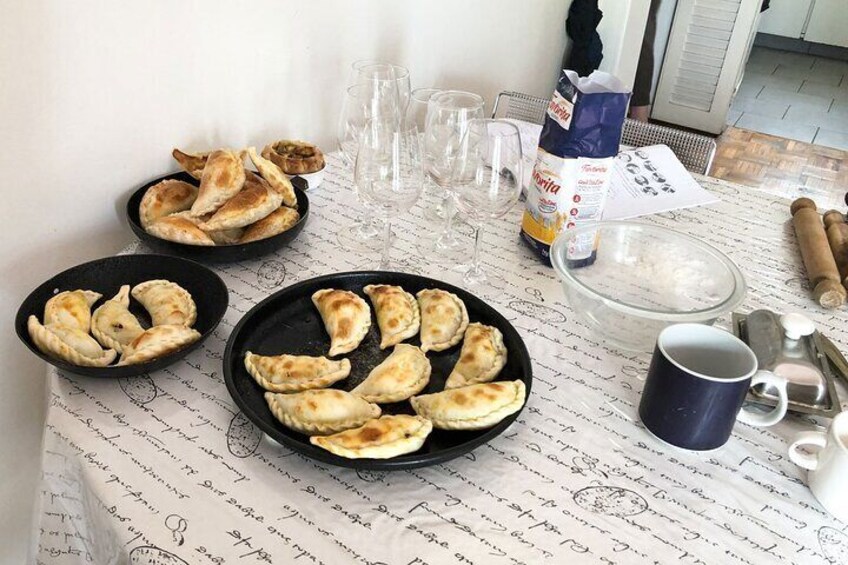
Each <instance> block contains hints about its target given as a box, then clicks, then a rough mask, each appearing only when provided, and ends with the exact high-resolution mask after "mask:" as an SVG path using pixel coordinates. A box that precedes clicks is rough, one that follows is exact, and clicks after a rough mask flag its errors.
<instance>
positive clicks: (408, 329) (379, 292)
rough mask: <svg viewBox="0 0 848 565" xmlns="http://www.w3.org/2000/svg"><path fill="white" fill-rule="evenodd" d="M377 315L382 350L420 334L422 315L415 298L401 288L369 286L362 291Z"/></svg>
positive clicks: (379, 285)
mask: <svg viewBox="0 0 848 565" xmlns="http://www.w3.org/2000/svg"><path fill="white" fill-rule="evenodd" d="M362 290H363V291H364V292H365V294H367V295H368V298H370V299H371V304H373V305H374V312H375V313H376V315H377V325H378V326H379V327H380V349H386V348H387V347H391V346H392V345H397V344H398V343H400V342H402V341H403V340H405V339H409V338H411V337H413V336H414V335H415V334H417V333H418V329H419V328H420V327H421V314H420V312H419V309H418V302H417V301H416V300H415V297H414V296H412V295H411V294H409V293H408V292H406V291H405V290H403V289H402V288H401V287H399V286H391V285H387V284H369V285H368V286H366V287H365V288H364V289H362Z"/></svg>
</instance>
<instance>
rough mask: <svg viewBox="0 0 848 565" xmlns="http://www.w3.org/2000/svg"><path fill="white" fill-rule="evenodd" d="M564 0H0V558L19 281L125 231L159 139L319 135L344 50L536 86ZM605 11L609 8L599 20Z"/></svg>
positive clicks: (535, 90) (546, 75) (17, 376)
mask: <svg viewBox="0 0 848 565" xmlns="http://www.w3.org/2000/svg"><path fill="white" fill-rule="evenodd" d="M568 5H569V2H568V1H567V0H566V1H553V0H547V1H544V2H541V1H540V2H532V3H519V2H513V1H511V0H463V1H462V2H457V1H455V0H414V1H405V2H397V1H391V0H383V1H379V0H359V1H357V2H351V1H345V0H320V1H315V2H302V1H294V0H278V1H276V2H272V1H270V0H254V1H253V2H250V3H244V4H236V3H227V2H221V1H212V0H207V1H206V2H200V1H198V0H195V1H182V2H173V1H165V0H149V1H146V2H134V3H133V2H108V1H105V0H104V1H99V2H98V1H93V0H75V1H73V2H69V1H64V2H62V1H58V0H52V1H51V0H28V1H26V2H19V1H15V0H0V8H2V10H1V11H0V13H2V14H3V17H2V18H0V148H2V150H0V190H2V194H3V205H2V206H0V226H3V229H4V238H3V244H2V247H0V281H2V282H1V283H0V284H2V292H0V319H2V320H3V321H4V322H5V325H6V328H7V330H6V331H5V332H3V333H2V336H0V359H3V363H4V364H3V370H2V372H0V381H2V389H0V390H2V392H0V430H3V433H2V434H0V453H2V454H3V456H2V458H0V508H3V512H0V563H22V562H23V561H24V559H23V557H22V555H23V553H22V552H23V551H24V549H25V545H26V541H27V538H28V537H29V524H28V520H27V519H26V517H27V516H28V515H29V509H30V507H31V504H32V503H31V501H32V499H33V495H34V488H35V482H36V480H37V473H38V460H37V459H38V442H39V437H40V429H41V425H42V418H43V408H42V407H43V405H44V401H45V399H44V395H45V386H44V385H45V376H44V375H45V369H44V365H43V364H42V363H41V362H40V361H38V360H37V359H35V358H34V357H33V356H32V355H30V354H29V353H28V352H27V351H26V350H25V349H24V348H23V346H22V345H20V344H19V343H18V342H17V339H16V338H15V336H14V335H13V332H12V330H11V324H12V319H13V316H14V312H15V310H16V308H17V306H18V304H19V303H20V301H21V300H22V299H23V298H24V296H25V295H26V294H27V292H28V291H29V290H30V289H32V288H33V287H34V286H36V285H37V284H38V283H40V282H41V281H43V280H44V279H46V278H48V277H50V276H52V275H53V274H55V273H57V272H59V271H61V270H62V269H65V268H67V267H70V266H73V265H75V264H77V263H80V262H83V261H86V260H90V259H94V258H97V257H101V256H103V255H107V254H111V253H114V252H116V251H117V250H119V249H120V248H121V247H122V246H123V245H125V244H126V243H128V242H129V241H130V236H129V231H128V229H127V228H126V227H125V226H124V223H123V219H122V213H121V209H122V206H123V203H124V201H125V199H126V197H127V195H128V194H129V193H130V192H131V191H132V189H134V188H135V187H137V186H139V185H140V184H142V183H143V182H144V181H146V180H147V179H150V178H151V177H154V176H156V175H160V174H164V173H166V172H168V171H170V170H173V169H174V168H175V167H174V164H173V163H172V162H171V160H170V157H169V152H170V150H171V148H172V147H173V146H175V145H177V146H180V147H184V148H187V149H203V148H208V147H216V146H222V145H231V146H236V147H241V146H244V145H246V144H249V143H250V144H257V145H258V144H263V143H265V142H267V141H269V140H271V139H276V138H281V137H288V136H292V137H301V138H304V139H309V140H314V141H316V142H318V143H319V144H321V145H322V146H323V147H324V148H325V149H333V147H334V143H333V138H334V133H335V128H336V119H337V115H338V109H339V103H340V96H341V91H342V86H343V81H344V80H345V79H346V77H347V74H348V66H349V65H350V63H351V62H352V61H353V60H356V59H360V58H375V57H376V58H386V59H390V60H393V61H396V62H398V63H401V64H405V65H407V66H409V67H410V69H411V72H412V79H413V83H414V86H444V87H447V86H450V87H454V88H460V89H468V90H473V91H476V92H479V93H481V94H483V95H484V96H485V97H486V99H487V101H488V102H489V104H490V107H491V103H492V102H493V101H494V96H495V94H496V93H497V92H498V91H500V90H502V89H513V90H520V91H525V92H528V93H532V94H537V95H543V96H548V95H550V92H551V91H552V89H553V86H554V83H555V81H556V78H557V75H558V66H559V62H560V60H561V58H562V53H563V48H564V46H565V34H564V22H565V15H566V12H567V9H568ZM610 23H613V22H610Z"/></svg>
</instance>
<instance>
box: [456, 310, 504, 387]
mask: <svg viewBox="0 0 848 565" xmlns="http://www.w3.org/2000/svg"><path fill="white" fill-rule="evenodd" d="M505 364H506V346H505V345H504V342H503V334H501V331H500V330H499V329H498V328H493V327H492V326H484V325H483V324H478V323H476V322H475V323H473V324H468V329H466V330H465V341H463V342H462V350H461V351H460V352H459V361H457V362H456V365H455V366H454V368H453V371H451V374H450V375H449V376H448V380H447V381H446V382H445V388H446V389H448V388H458V387H461V386H467V385H473V384H478V383H487V382H489V381H491V380H493V379H494V378H495V377H497V376H498V373H500V372H501V369H503V367H504V365H505Z"/></svg>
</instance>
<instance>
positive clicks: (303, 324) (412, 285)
mask: <svg viewBox="0 0 848 565" xmlns="http://www.w3.org/2000/svg"><path fill="white" fill-rule="evenodd" d="M369 284H392V285H400V286H401V287H403V288H404V289H405V290H406V291H408V292H410V293H412V294H413V295H414V294H416V293H417V292H418V291H419V290H422V289H425V288H440V289H443V290H447V291H449V292H452V293H454V294H456V295H457V296H458V297H459V298H461V299H462V300H463V301H464V302H465V306H466V308H467V309H468V316H469V319H470V321H471V322H481V323H483V324H487V325H490V326H494V327H496V328H498V329H499V330H500V331H501V333H503V337H504V344H505V345H506V348H507V352H508V358H507V363H506V366H505V367H504V369H503V371H501V373H500V375H499V376H498V378H497V380H516V379H521V380H522V381H524V384H525V385H526V388H527V394H528V396H529V394H530V385H531V383H532V380H533V377H532V369H531V366H530V356H529V355H528V353H527V348H526V347H525V345H524V342H523V341H522V339H521V337H520V336H519V335H518V332H517V331H516V330H515V328H514V327H513V326H512V324H510V323H509V322H508V321H507V320H506V318H504V317H503V316H501V315H500V314H499V313H498V312H497V311H496V310H495V309H494V308H492V307H491V306H489V305H488V304H486V303H485V302H483V301H482V300H480V299H479V298H477V297H476V296H474V295H473V294H471V293H469V292H467V291H465V290H463V289H461V288H457V287H455V286H452V285H449V284H446V283H443V282H441V281H437V280H433V279H429V278H425V277H421V276H418V275H411V274H404V273H389V272H379V271H367V272H354V273H341V274H334V275H327V276H323V277H318V278H314V279H310V280H306V281H303V282H300V283H297V284H295V285H293V286H290V287H288V288H285V289H283V290H281V291H279V292H276V293H275V294H273V295H271V296H270V297H268V298H266V299H265V300H263V301H262V302H260V303H259V304H257V305H256V306H255V307H254V308H253V309H251V310H250V311H249V312H248V313H247V314H245V315H244V317H243V318H242V319H241V321H240V322H239V323H238V325H236V327H235V329H234V330H233V332H232V334H230V339H229V341H228V343H227V349H226V351H225V353H224V378H225V381H226V383H227V388H228V389H229V391H230V395H231V396H232V397H233V400H234V401H235V403H236V405H238V407H239V408H240V409H241V411H242V412H243V413H244V414H245V416H247V418H248V419H250V420H251V421H252V422H253V423H254V424H256V425H257V426H258V427H259V428H260V429H261V430H262V431H263V432H265V433H266V434H267V435H268V436H270V437H271V438H272V439H274V440H276V441H277V442H279V443H281V444H283V445H284V446H286V447H288V448H290V449H292V450H294V451H296V452H299V453H302V454H304V455H307V456H309V457H312V458H314V459H317V460H319V461H323V462H325V463H331V464H333V465H339V466H342V467H351V468H356V469H371V470H396V469H411V468H415V467H423V466H427V465H433V464H436V463H441V462H444V461H448V460H449V459H453V458H455V457H458V456H460V455H463V454H464V453H467V452H469V451H471V450H472V449H474V448H476V447H478V446H480V445H482V444H484V443H486V442H488V441H490V440H491V439H492V438H494V437H496V436H498V435H499V434H500V433H502V432H503V431H504V430H505V429H506V428H507V427H509V425H510V424H511V423H512V422H513V420H515V418H517V417H518V413H516V414H513V415H511V416H509V417H507V418H505V419H504V420H503V421H501V422H499V423H498V424H497V425H495V426H494V427H492V428H488V429H485V430H478V431H445V430H433V432H432V433H431V434H430V436H429V437H428V438H427V441H426V442H425V444H424V446H423V447H422V448H421V449H420V450H419V451H417V452H415V453H410V454H408V455H402V456H399V457H395V458H392V459H346V458H344V457H339V456H337V455H334V454H332V453H330V452H328V451H325V450H323V449H321V448H319V447H316V446H313V445H312V444H310V443H309V438H308V437H307V436H305V435H302V434H300V433H297V432H295V431H292V430H290V429H289V428H286V427H285V426H283V425H282V424H280V423H279V422H278V421H277V420H276V419H275V418H274V416H273V415H272V414H271V411H270V410H269V409H268V405H267V404H266V402H265V399H264V397H263V395H264V392H265V391H264V390H263V389H262V388H261V387H260V386H259V385H258V384H257V383H256V381H255V380H254V379H253V378H252V377H251V376H250V374H249V373H248V372H247V370H246V369H245V368H244V354H245V352H247V351H252V352H253V353H258V354H260V355H280V354H283V353H288V354H292V355H315V356H317V355H327V351H328V350H329V348H330V340H329V337H328V336H327V333H326V331H325V330H324V325H323V323H322V321H321V316H320V315H319V314H318V311H317V310H316V309H315V306H314V305H313V304H312V300H311V296H312V294H313V293H314V292H315V291H317V290H320V289H322V288H337V289H345V290H350V291H353V292H356V293H357V294H359V295H360V296H362V297H363V298H364V299H365V300H368V297H367V296H365V294H364V293H363V292H362V289H363V287H365V286H366V285H369ZM369 305H370V301H369ZM372 311H373V308H372ZM379 334H380V331H379V328H378V327H377V323H376V320H374V319H373V314H372V325H371V330H370V331H369V333H368V335H367V336H366V338H365V339H364V340H363V341H362V343H361V344H360V346H359V347H358V348H357V349H356V350H355V351H353V352H351V353H349V354H347V355H345V357H347V358H348V359H350V362H351V366H352V370H351V374H350V376H349V377H348V378H346V379H344V380H342V381H340V382H338V383H336V384H335V385H334V387H336V388H340V389H342V390H351V389H352V388H354V387H355V386H356V385H357V384H359V383H360V382H362V380H363V379H365V377H366V376H368V373H369V371H370V370H371V369H372V368H373V367H375V366H376V365H377V364H379V363H380V362H381V361H382V360H383V359H385V358H386V357H388V356H389V354H390V353H391V351H392V348H389V349H386V350H384V351H381V350H380V347H379V345H380V335H379ZM405 343H411V344H413V345H420V341H419V340H418V338H417V337H416V338H414V339H411V340H407V341H406V342H405ZM460 348H461V345H456V346H454V347H452V348H451V349H448V350H447V351H442V352H432V351H431V352H428V353H427V357H428V358H429V359H430V363H431V365H432V368H433V372H432V375H431V378H430V383H429V385H428V386H427V389H426V390H425V391H424V392H422V394H424V393H431V392H439V391H442V390H444V386H445V380H446V379H447V376H448V375H449V374H450V372H451V370H452V369H453V366H454V365H455V364H456V361H457V359H458V358H459V351H460ZM339 358H340V357H339ZM380 406H381V408H382V409H383V413H384V414H400V413H403V414H413V413H414V412H413V410H412V407H411V406H410V404H409V402H408V401H404V402H397V403H394V404H382V405H380Z"/></svg>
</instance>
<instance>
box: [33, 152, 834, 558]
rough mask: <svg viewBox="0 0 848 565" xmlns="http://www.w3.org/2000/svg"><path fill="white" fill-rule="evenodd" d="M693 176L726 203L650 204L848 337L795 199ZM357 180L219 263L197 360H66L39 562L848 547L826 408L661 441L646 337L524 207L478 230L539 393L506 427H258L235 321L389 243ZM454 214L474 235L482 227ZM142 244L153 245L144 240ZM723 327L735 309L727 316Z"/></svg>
mask: <svg viewBox="0 0 848 565" xmlns="http://www.w3.org/2000/svg"><path fill="white" fill-rule="evenodd" d="M699 180H700V181H701V182H703V183H704V186H705V187H706V188H707V189H708V190H710V191H712V192H713V193H714V194H716V195H717V196H718V197H719V198H720V199H721V203H720V204H717V205H714V206H711V207H703V208H697V209H688V210H683V211H679V212H672V213H666V214H662V215H660V216H656V217H651V218H646V219H645V220H644V221H648V222H652V223H656V224H660V225H664V226H669V227H672V228H676V229H678V230H681V231H684V232H687V233H690V234H692V235H695V236H697V237H700V238H703V239H704V240H706V241H708V242H710V243H712V244H714V245H715V246H717V247H718V248H719V249H721V250H723V251H724V252H726V253H727V254H728V255H729V256H730V257H731V258H732V259H733V260H734V261H736V263H737V264H738V265H739V266H740V268H741V269H742V271H743V272H744V274H745V276H746V278H747V282H748V284H749V294H748V298H747V300H746V301H745V303H744V306H743V311H750V310H752V309H754V308H759V307H769V308H772V309H774V310H777V311H799V312H804V313H805V314H807V315H808V316H810V317H811V318H812V319H813V320H814V321H815V322H816V323H817V324H818V327H819V329H821V330H822V331H823V332H824V333H825V334H827V335H828V336H830V337H831V338H832V339H834V341H835V342H837V343H838V344H840V345H842V346H843V347H844V346H846V345H848V333H846V327H848V326H846V324H845V319H846V318H845V313H844V311H836V312H826V311H823V310H821V309H819V308H818V307H817V306H816V305H815V303H814V302H813V301H812V300H811V299H810V297H809V289H808V286H807V283H806V279H805V277H804V270H803V266H802V264H801V261H800V257H799V256H798V250H797V246H796V244H795V238H794V235H793V232H792V227H791V224H790V223H789V221H788V219H789V211H788V204H789V202H788V201H787V200H785V199H784V198H782V197H781V196H779V195H774V194H767V193H765V192H760V191H757V190H754V189H750V188H745V187H742V186H738V185H733V184H728V183H725V182H720V181H715V180H714V179H708V178H699ZM351 186H352V180H351V175H350V172H349V170H346V169H345V168H344V167H343V165H342V164H341V162H340V160H339V159H338V157H337V156H335V155H332V156H329V160H328V167H327V174H326V178H325V181H324V183H323V184H322V186H321V187H320V188H318V189H316V190H313V191H310V193H309V197H310V200H311V212H310V218H309V220H308V223H307V225H306V228H305V229H304V231H303V232H302V234H301V235H300V236H299V238H298V239H297V240H296V241H295V242H294V243H293V244H292V245H291V246H289V247H287V248H284V249H282V250H280V251H279V252H278V253H277V254H276V255H271V256H266V257H264V258H261V259H258V260H255V261H250V262H243V263H235V264H230V265H226V266H217V267H215V268H216V270H217V272H218V273H219V274H220V275H221V276H222V278H223V279H224V280H225V282H226V284H227V286H228V287H229V289H230V308H229V310H228V312H227V314H226V316H225V318H224V320H223V321H222V322H221V325H220V326H219V327H218V328H217V329H216V330H215V332H214V334H213V335H212V336H211V337H210V338H209V339H208V340H207V341H206V342H205V343H204V344H203V346H202V347H201V348H199V350H198V351H195V352H193V353H192V354H190V355H188V356H187V357H186V358H185V359H183V360H181V361H179V362H177V363H176V364H175V365H173V366H171V367H169V368H167V369H164V370H162V371H158V372H156V373H152V374H149V375H144V376H141V377H137V378H131V379H117V380H98V379H86V378H81V377H76V376H74V375H71V374H63V373H61V372H58V371H55V370H51V372H50V377H49V378H50V398H49V410H48V415H47V423H46V430H45V441H44V448H43V449H44V460H43V478H42V485H41V497H40V511H39V516H38V525H37V530H36V536H35V538H36V540H35V542H34V545H35V547H34V548H33V551H34V553H35V555H36V556H37V561H38V562H39V563H43V564H50V565H64V564H70V563H73V564H76V563H89V562H90V563H110V564H111V563H116V564H117V563H127V562H129V563H133V564H136V563H141V564H156V563H169V564H172V563H176V564H182V563H190V564H216V563H227V564H234V563H245V564H247V563H272V562H273V563H311V564H321V563H323V564H328V565H335V564H345V563H352V564H362V565H366V564H372V565H379V564H401V565H407V564H408V565H412V564H422V565H423V564H431V565H432V564H441V563H476V564H496V565H497V564H501V563H503V564H521V563H526V564H537V563H581V564H582V563H643V562H644V563H648V562H654V561H656V562H660V563H678V562H682V563H725V564H730V563H764V562H767V563H799V564H800V563H804V564H809V563H838V562H840V560H841V559H843V558H844V557H845V555H846V552H848V534H846V533H844V531H843V530H845V525H844V524H840V523H839V522H838V521H836V520H835V519H834V518H831V517H830V516H829V515H828V514H826V513H825V512H824V510H823V509H822V508H821V507H820V506H819V505H818V503H817V502H816V500H815V499H814V497H813V496H812V494H811V493H810V491H809V490H808V489H807V487H806V486H805V476H804V472H803V471H802V470H800V469H799V468H798V467H796V466H795V465H793V464H792V463H791V462H790V461H789V458H788V457H787V456H786V448H787V445H788V442H789V441H790V440H791V438H792V437H793V436H794V435H795V434H796V433H797V432H798V431H800V430H802V429H811V428H813V427H814V426H815V425H821V424H825V423H826V422H820V421H819V422H817V421H816V420H815V419H812V418H801V417H797V416H790V417H788V418H787V419H786V420H785V421H784V422H781V423H780V424H778V425H777V426H775V427H772V428H753V427H750V426H747V425H743V424H737V426H736V428H735V429H734V433H733V436H732V437H731V439H730V441H729V443H728V444H727V445H726V446H724V447H723V448H721V449H719V450H718V451H715V452H711V453H702V454H697V453H687V452H684V451H678V450H675V449H672V448H670V447H666V446H664V445H662V444H660V443H659V442H657V441H656V440H654V439H652V438H651V437H650V436H649V435H648V434H647V432H646V431H645V430H644V429H643V428H642V426H641V424H640V423H639V421H638V416H637V406H638V403H639V395H640V392H641V389H642V384H643V380H644V375H645V373H646V371H647V368H648V362H649V359H650V356H649V355H648V354H630V353H623V352H621V351H617V350H614V349H612V348H608V347H606V346H604V344H603V343H602V342H601V341H599V340H598V339H597V338H596V337H594V336H593V335H591V334H590V333H589V332H588V331H587V329H586V328H585V327H583V326H582V325H581V323H580V322H579V320H578V319H577V318H576V317H575V316H574V314H573V311H572V309H571V308H569V306H567V305H566V303H565V301H564V296H563V293H562V290H561V288H560V286H559V283H558V281H557V279H556V275H555V273H554V272H553V271H552V270H551V269H550V268H548V267H545V266H542V265H541V264H540V263H538V262H537V260H536V259H535V257H534V256H533V255H532V253H531V251H530V250H529V249H527V248H525V247H524V246H523V244H521V243H520V241H519V237H518V232H519V219H520V216H521V206H520V205H519V206H516V207H515V209H514V210H512V212H511V213H510V214H509V215H508V216H507V217H505V218H503V219H502V220H498V221H495V222H493V223H492V224H491V225H490V226H488V227H487V230H486V235H485V236H484V237H485V241H484V245H485V250H484V251H485V252H484V254H483V261H484V263H485V264H486V266H487V267H489V268H495V269H497V270H498V272H499V273H500V274H501V275H502V276H503V277H504V279H505V281H506V284H505V286H504V287H503V288H498V289H492V290H490V291H487V292H485V293H484V294H483V296H482V297H483V298H484V299H485V300H487V301H488V302H489V303H490V304H492V305H493V306H494V307H496V308H497V309H498V310H499V311H500V312H501V313H502V314H503V315H504V316H506V317H507V318H508V319H509V320H510V321H511V323H512V324H514V325H515V327H516V328H517V329H518V331H519V332H520V334H521V335H522V337H523V338H524V340H525V342H526V344H527V347H528V350H529V352H530V355H531V358H532V360H533V371H534V381H533V389H532V393H531V394H530V396H529V400H528V404H527V406H526V407H525V409H524V411H523V412H522V414H521V415H520V416H519V418H518V420H517V421H516V422H515V423H514V424H513V425H512V426H511V427H510V428H509V429H508V430H507V431H506V432H505V433H504V434H503V435H501V436H500V437H498V438H497V439H495V440H494V441H492V442H490V443H489V444H487V445H484V446H482V447H479V448H478V449H476V450H475V451H474V452H472V453H470V454H468V455H467V456H465V457H461V458H459V459H456V460H454V461H451V462H448V463H445V464H440V465H435V466H433V467H429V468H424V469H417V470H412V471H406V472H404V471H401V472H392V473H384V472H371V471H359V472H357V471H354V470H350V469H342V468H335V467H332V466H328V465H324V464H321V463H319V462H315V461H312V460H310V459H308V458H305V457H302V456H300V455H298V454H295V453H293V452H292V451H290V450H288V449H286V448H284V447H282V446H280V445H278V444H276V443H274V442H273V441H271V440H269V439H267V438H264V437H263V436H262V434H261V433H260V432H259V431H258V429H256V428H255V427H254V426H253V425H252V424H251V423H250V422H249V421H248V420H247V419H246V418H245V417H244V416H243V415H242V414H241V413H239V411H238V410H237V409H236V407H235V406H234V404H233V402H232V400H231V398H230V397H229V395H228V393H227V391H226V387H225V385H224V382H223V375H222V365H221V364H222V357H223V351H224V346H225V343H226V339H227V337H228V335H229V333H230V331H231V330H232V328H233V327H234V325H235V324H236V323H237V322H238V320H239V319H240V318H241V317H242V316H243V315H244V314H245V313H246V312H247V311H248V310H249V309H250V308H251V307H252V306H253V305H255V304H256V303H257V302H259V301H260V300H261V299H263V298H265V297H266V296H268V295H269V294H271V293H272V292H274V291H276V290H279V289H280V288H282V287H284V286H288V285H290V284H292V283H294V282H296V281H300V280H304V279H307V278H311V277H315V276H319V275H324V274H328V273H333V272H341V271H348V270H353V269H354V268H356V267H357V266H358V265H361V264H362V263H363V262H364V261H366V260H368V259H374V258H375V257H372V256H361V255H356V254H352V253H348V252H340V251H339V249H338V247H337V245H336V243H335V241H334V233H335V231H336V229H337V228H338V227H339V226H342V225H344V224H346V223H350V222H352V221H353V219H354V214H355V211H356V210H357V209H358V207H357V206H356V203H355V197H354V193H353V191H352V189H351ZM426 204H427V205H433V204H434V203H432V202H429V203H426ZM423 214H424V208H423V205H421V206H417V207H416V208H415V209H414V210H413V211H412V212H411V214H410V221H409V222H404V224H405V225H408V226H411V227H410V228H409V230H407V229H402V228H401V227H400V226H397V227H396V228H395V232H396V234H397V239H396V241H395V243H394V254H395V255H396V256H397V257H401V256H404V257H406V258H408V259H410V260H412V261H415V262H417V263H418V265H417V267H416V269H417V270H420V273H421V274H425V275H430V276H433V277H434V278H441V277H440V271H439V267H432V268H431V267H428V266H426V265H424V264H423V259H419V255H418V254H417V252H416V244H417V243H418V241H419V239H420V238H421V237H422V236H423V235H424V234H426V233H429V232H431V231H432V230H433V225H432V223H430V222H428V221H427V220H425V219H424V215H423ZM459 229H460V231H461V232H462V233H463V234H464V235H465V236H466V237H468V241H469V244H470V241H471V240H470V235H471V233H470V229H469V228H467V227H465V226H460V228H459ZM469 249H470V246H469ZM128 251H130V252H143V251H146V249H145V247H144V246H143V245H140V244H138V243H136V244H134V245H133V246H131V249H129V250H128ZM718 325H720V326H723V327H725V328H727V327H729V317H728V318H725V319H722V320H719V321H718ZM372 331H376V330H372ZM508 377H509V375H505V378H508ZM844 390H845V389H844V388H842V387H840V391H841V392H844ZM843 397H844V398H848V396H844V395H843Z"/></svg>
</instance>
